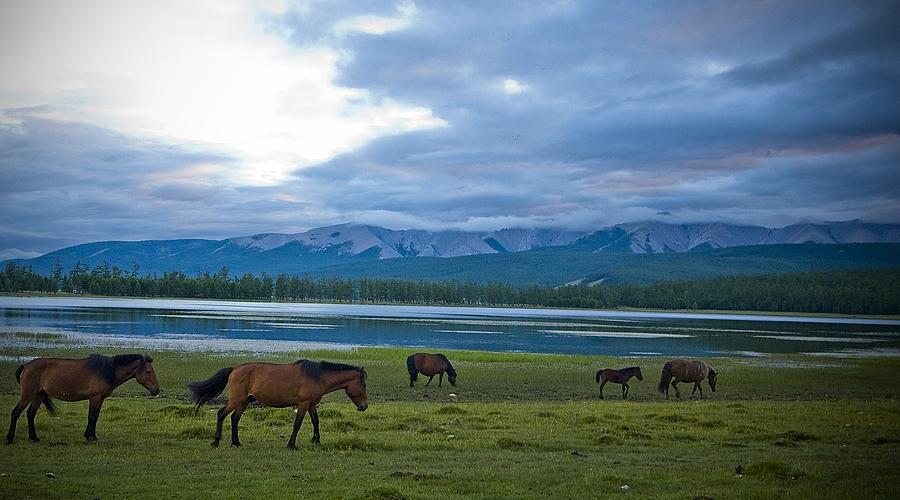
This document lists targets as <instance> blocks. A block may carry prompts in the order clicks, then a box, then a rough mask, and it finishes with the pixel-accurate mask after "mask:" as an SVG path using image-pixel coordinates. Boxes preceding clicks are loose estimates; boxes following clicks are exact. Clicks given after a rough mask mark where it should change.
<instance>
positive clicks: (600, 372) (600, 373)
mask: <svg viewBox="0 0 900 500" xmlns="http://www.w3.org/2000/svg"><path fill="white" fill-rule="evenodd" d="M602 374H603V370H597V383H598V384H599V383H600V376H601V375H602Z"/></svg>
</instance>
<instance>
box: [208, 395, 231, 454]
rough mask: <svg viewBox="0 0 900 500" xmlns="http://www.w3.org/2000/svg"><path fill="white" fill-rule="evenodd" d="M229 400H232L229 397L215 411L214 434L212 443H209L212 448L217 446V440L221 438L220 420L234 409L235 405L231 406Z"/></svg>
mask: <svg viewBox="0 0 900 500" xmlns="http://www.w3.org/2000/svg"><path fill="white" fill-rule="evenodd" d="M231 401H232V400H230V399H229V400H228V402H227V403H225V406H223V407H222V408H221V409H220V410H219V411H218V412H217V413H216V435H215V436H213V440H212V443H210V445H212V447H213V448H215V447H216V446H219V441H221V440H222V422H224V421H225V417H227V416H228V414H229V413H231V412H233V411H234V409H235V406H232V403H231Z"/></svg>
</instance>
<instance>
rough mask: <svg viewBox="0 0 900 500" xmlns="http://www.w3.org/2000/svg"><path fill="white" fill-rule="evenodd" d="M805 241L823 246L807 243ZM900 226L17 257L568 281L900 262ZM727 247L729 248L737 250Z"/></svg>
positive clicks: (185, 244)
mask: <svg viewBox="0 0 900 500" xmlns="http://www.w3.org/2000/svg"><path fill="white" fill-rule="evenodd" d="M804 243H817V245H805V244H804ZM897 243H900V225H888V224H867V223H863V222H860V221H849V222H835V223H826V224H796V225H792V226H787V227H784V228H776V229H769V228H764V227H760V226H741V225H729V224H722V223H707V224H678V225H676V224H665V223H661V222H631V223H625V224H618V225H615V226H610V227H607V228H603V229H600V230H597V231H594V232H590V233H579V232H573V231H562V230H554V229H503V230H499V231H491V232H465V231H438V232H432V231H423V230H404V231H395V230H391V229H386V228H382V227H377V226H371V225H361V224H342V225H337V226H329V227H323V228H317V229H312V230H310V231H306V232H303V233H297V234H279V233H264V234H258V235H254V236H244V237H236V238H228V239H225V240H201V239H193V240H149V241H104V242H97V243H86V244H83V245H76V246H72V247H68V248H63V249H61V250H57V251H54V252H50V253H48V254H46V255H42V256H40V257H36V258H34V259H17V260H15V262H17V263H19V264H22V265H30V266H32V269H33V270H34V271H36V272H39V273H45V274H46V273H49V272H50V270H51V267H52V265H53V264H54V263H55V262H57V261H59V262H60V263H61V264H62V266H63V268H64V269H66V270H68V269H71V268H72V267H74V266H75V264H76V263H78V262H80V263H82V264H86V265H88V266H89V267H94V266H97V265H101V264H103V263H104V262H106V263H108V264H109V265H111V266H117V267H119V268H121V269H123V270H126V271H129V270H131V269H132V267H133V266H134V265H137V266H138V269H139V271H138V272H139V273H140V274H149V273H156V274H161V273H163V272H168V271H182V272H185V273H187V274H191V275H193V274H197V273H200V272H204V271H205V272H210V273H213V272H215V271H217V270H218V269H220V268H221V267H223V266H225V267H228V269H229V271H230V272H231V273H232V274H243V273H245V272H251V273H254V274H258V273H261V272H268V273H270V274H273V275H274V274H279V273H290V274H314V275H329V276H342V277H355V276H373V277H402V278H408V279H428V280H440V279H453V280H466V281H481V282H484V281H504V282H512V283H519V284H523V283H536V284H544V285H556V284H563V283H568V282H573V281H574V282H581V281H584V282H594V281H601V280H604V281H606V282H617V283H631V282H648V281H658V280H660V279H667V278H672V279H674V278H699V277H706V276H718V275H723V274H751V273H759V272H789V271H810V270H824V269H832V268H866V267H884V266H896V265H898V260H897V257H895V256H896V255H898V254H900V252H898V251H897V250H898V249H900V246H898V245H896V244H897ZM726 250H727V251H726Z"/></svg>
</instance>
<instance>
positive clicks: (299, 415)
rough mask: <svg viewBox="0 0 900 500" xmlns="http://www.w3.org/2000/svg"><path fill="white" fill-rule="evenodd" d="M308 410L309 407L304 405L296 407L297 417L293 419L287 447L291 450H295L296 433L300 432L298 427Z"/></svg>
mask: <svg viewBox="0 0 900 500" xmlns="http://www.w3.org/2000/svg"><path fill="white" fill-rule="evenodd" d="M308 410H309V405H307V404H305V403H300V404H298V405H297V415H296V416H295V417H294V430H293V431H292V432H291V438H290V439H288V445H287V446H288V448H290V449H292V450H296V449H297V432H298V431H300V426H301V425H302V424H303V416H304V415H306V412H307V411H308Z"/></svg>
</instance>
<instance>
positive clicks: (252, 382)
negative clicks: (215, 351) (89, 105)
mask: <svg viewBox="0 0 900 500" xmlns="http://www.w3.org/2000/svg"><path fill="white" fill-rule="evenodd" d="M320 385H321V384H319V383H318V382H317V381H315V380H313V378H312V377H310V376H309V375H307V374H306V373H304V372H303V369H302V367H301V365H300V363H288V364H283V363H244V364H242V365H239V366H237V367H235V368H234V370H232V372H231V374H230V375H229V376H228V397H229V399H232V398H235V399H236V400H244V399H246V398H247V397H248V396H253V398H254V399H256V400H257V401H259V402H260V403H262V404H264V405H266V406H273V407H285V406H292V405H294V404H296V401H297V400H298V399H304V400H305V399H313V400H315V399H317V398H320V397H321V396H322V394H321V393H323V392H324V391H322V390H321V388H320V387H319V386H320Z"/></svg>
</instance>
